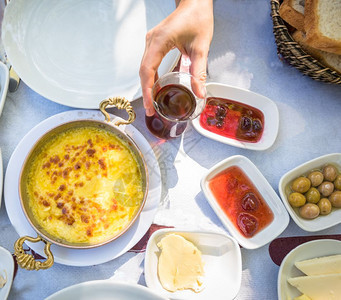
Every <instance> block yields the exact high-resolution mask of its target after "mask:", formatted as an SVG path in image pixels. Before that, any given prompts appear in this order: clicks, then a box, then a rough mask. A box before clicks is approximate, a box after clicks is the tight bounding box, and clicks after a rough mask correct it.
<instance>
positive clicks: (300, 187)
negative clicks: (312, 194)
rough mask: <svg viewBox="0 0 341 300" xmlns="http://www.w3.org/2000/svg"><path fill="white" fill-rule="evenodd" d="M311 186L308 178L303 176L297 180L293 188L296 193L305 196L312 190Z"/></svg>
mask: <svg viewBox="0 0 341 300" xmlns="http://www.w3.org/2000/svg"><path fill="white" fill-rule="evenodd" d="M310 186H311V182H310V180H309V179H308V178H307V177H303V176H302V177H298V178H296V179H295V180H294V181H293V183H292V185H291V188H292V190H293V191H294V192H298V193H302V194H303V193H305V192H306V191H308V190H309V189H310Z"/></svg>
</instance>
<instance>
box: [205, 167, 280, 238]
mask: <svg viewBox="0 0 341 300" xmlns="http://www.w3.org/2000/svg"><path fill="white" fill-rule="evenodd" d="M209 187H210V190H211V191H212V193H213V195H214V197H215V198H216V200H217V202H218V204H219V205H220V207H221V209H222V210H223V211H224V213H225V214H226V216H227V217H228V218H229V219H230V220H231V221H232V223H233V224H234V226H235V227H236V228H237V229H238V230H239V231H240V233H241V234H242V235H243V236H245V237H247V238H250V237H252V236H254V235H255V234H257V233H258V232H259V231H261V230H262V229H264V228H265V227H266V226H268V225H269V224H270V223H271V221H272V220H273V218H274V215H273V212H272V211H271V209H270V208H269V206H268V205H267V204H266V202H265V200H264V199H263V197H262V196H261V194H260V193H259V192H258V190H257V189H256V187H255V186H254V185H253V183H252V182H251V180H250V179H249V177H248V176H247V175H246V174H245V173H244V172H243V171H242V170H241V169H240V168H239V167H237V166H232V167H229V168H227V169H226V170H224V171H222V172H221V173H219V174H217V175H216V176H215V177H213V178H212V179H211V180H210V182H209Z"/></svg>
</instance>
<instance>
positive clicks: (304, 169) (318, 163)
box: [278, 153, 341, 232]
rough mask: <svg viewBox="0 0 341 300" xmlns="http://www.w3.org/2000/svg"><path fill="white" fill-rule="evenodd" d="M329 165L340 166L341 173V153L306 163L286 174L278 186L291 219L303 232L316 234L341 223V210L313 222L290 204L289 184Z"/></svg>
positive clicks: (319, 217)
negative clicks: (300, 214)
mask: <svg viewBox="0 0 341 300" xmlns="http://www.w3.org/2000/svg"><path fill="white" fill-rule="evenodd" d="M327 163H333V164H335V165H337V166H338V169H339V172H341V153H332V154H327V155H323V156H320V157H317V158H315V159H312V160H310V161H308V162H306V163H303V164H301V165H299V166H298V167H296V168H294V169H292V170H290V171H289V172H287V173H285V174H284V175H283V176H282V177H281V179H280V181H279V184H278V190H279V194H280V196H281V198H282V201H283V203H284V205H285V207H286V209H287V210H288V212H289V214H290V216H291V218H292V219H293V220H294V221H295V223H296V224H297V225H298V226H299V227H301V228H302V229H303V230H306V231H310V232H315V231H320V230H323V229H327V228H329V227H332V226H335V225H337V224H339V223H341V209H337V208H333V210H332V212H331V213H330V214H329V215H326V216H318V217H317V218H315V219H313V220H307V219H303V218H302V217H300V216H299V214H298V213H296V211H295V209H294V208H293V207H292V206H291V205H290V204H289V202H288V197H289V194H290V191H289V184H290V183H291V182H292V181H293V180H294V179H295V178H297V177H299V176H301V175H304V174H306V173H308V172H310V171H311V170H314V169H319V168H320V167H323V166H324V165H325V164H327Z"/></svg>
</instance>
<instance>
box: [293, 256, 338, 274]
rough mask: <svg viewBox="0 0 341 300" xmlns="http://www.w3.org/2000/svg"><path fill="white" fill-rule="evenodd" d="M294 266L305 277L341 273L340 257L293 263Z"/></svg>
mask: <svg viewBox="0 0 341 300" xmlns="http://www.w3.org/2000/svg"><path fill="white" fill-rule="evenodd" d="M295 266H296V267H297V268H298V269H299V270H301V271H302V272H303V273H304V274H306V275H323V274H335V273H341V255H331V256H324V257H317V258H313V259H307V260H303V261H297V262H295Z"/></svg>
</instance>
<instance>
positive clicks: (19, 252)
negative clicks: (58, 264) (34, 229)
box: [14, 235, 54, 271]
mask: <svg viewBox="0 0 341 300" xmlns="http://www.w3.org/2000/svg"><path fill="white" fill-rule="evenodd" d="M25 240H27V241H29V242H32V243H38V242H40V241H42V242H43V243H45V248H44V252H45V254H46V260H45V261H37V260H35V258H34V256H33V255H32V254H27V253H25V251H24V249H23V244H24V242H25ZM50 247H51V243H50V242H48V241H45V240H44V239H43V238H42V237H41V236H40V235H38V236H37V237H36V238H32V237H30V236H23V237H21V238H19V239H18V240H17V241H16V242H15V244H14V254H15V256H16V260H17V263H18V265H19V266H20V267H21V268H23V269H26V270H36V271H38V270H40V269H48V268H50V267H52V265H53V262H54V258H53V255H52V252H51V250H50Z"/></svg>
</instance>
